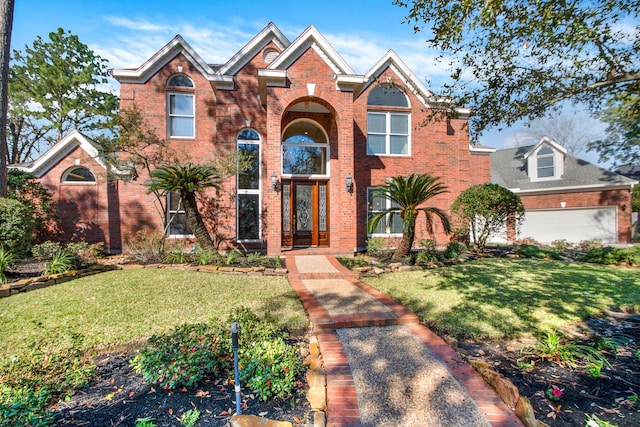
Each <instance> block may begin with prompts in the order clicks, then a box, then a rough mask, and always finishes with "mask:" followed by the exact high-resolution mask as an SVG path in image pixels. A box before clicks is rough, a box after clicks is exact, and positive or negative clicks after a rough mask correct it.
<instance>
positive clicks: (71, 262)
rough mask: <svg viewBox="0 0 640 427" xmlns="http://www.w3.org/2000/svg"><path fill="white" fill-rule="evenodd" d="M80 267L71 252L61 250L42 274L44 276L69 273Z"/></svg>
mask: <svg viewBox="0 0 640 427" xmlns="http://www.w3.org/2000/svg"><path fill="white" fill-rule="evenodd" d="M77 266H78V258H77V257H76V256H75V255H73V254H72V253H71V252H68V251H66V250H61V251H58V252H56V254H55V255H54V256H53V258H52V259H51V261H49V262H48V263H47V267H46V268H45V270H44V271H43V272H42V274H44V275H48V274H59V273H64V272H65V271H69V270H71V269H73V268H75V267H77Z"/></svg>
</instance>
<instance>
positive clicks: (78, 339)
mask: <svg viewBox="0 0 640 427" xmlns="http://www.w3.org/2000/svg"><path fill="white" fill-rule="evenodd" d="M49 340H50V341H47V340H41V341H38V342H34V343H32V345H31V346H29V347H28V348H29V350H28V351H24V352H23V353H20V354H17V355H15V356H13V357H11V358H6V359H4V360H2V361H1V362H0V426H25V427H26V426H49V425H53V416H52V414H51V413H50V412H49V411H48V407H49V405H50V404H51V402H53V401H54V400H56V399H60V398H67V397H70V396H71V395H72V394H73V393H74V391H75V390H78V389H80V388H82V387H84V386H86V385H87V384H88V383H89V380H90V379H91V378H92V377H93V376H94V374H95V365H94V364H93V363H92V362H91V361H90V359H89V358H88V357H86V355H85V353H84V351H83V350H81V348H82V343H83V336H82V335H81V334H78V333H75V332H73V331H69V330H61V331H59V333H58V334H52V335H51V338H49ZM54 341H55V344H53V342H54ZM60 343H63V345H62V347H63V349H62V350H58V351H51V350H50V349H51V347H53V346H55V347H56V348H60V346H61V344H60ZM25 348H27V347H25Z"/></svg>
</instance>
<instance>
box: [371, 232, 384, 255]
mask: <svg viewBox="0 0 640 427" xmlns="http://www.w3.org/2000/svg"><path fill="white" fill-rule="evenodd" d="M386 252H387V244H386V242H385V240H384V239H383V238H382V237H370V238H369V239H367V255H369V256H372V257H380V256H382V255H384V254H385V253H386Z"/></svg>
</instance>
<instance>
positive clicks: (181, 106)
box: [167, 74, 195, 138]
mask: <svg viewBox="0 0 640 427" xmlns="http://www.w3.org/2000/svg"><path fill="white" fill-rule="evenodd" d="M193 89H194V85H193V80H191V79H190V78H189V77H187V76H185V75H184V74H175V75H173V76H171V77H169V80H167V133H168V135H169V137H172V138H193V137H194V135H195V95H194V94H193Z"/></svg>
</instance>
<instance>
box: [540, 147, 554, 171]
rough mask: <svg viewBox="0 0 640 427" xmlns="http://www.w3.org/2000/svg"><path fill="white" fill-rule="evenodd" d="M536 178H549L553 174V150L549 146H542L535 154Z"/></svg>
mask: <svg viewBox="0 0 640 427" xmlns="http://www.w3.org/2000/svg"><path fill="white" fill-rule="evenodd" d="M536 160H537V167H538V178H551V177H553V176H554V167H553V166H554V165H553V150H552V149H551V148H550V147H543V148H541V149H540V150H539V151H538V154H537V155H536Z"/></svg>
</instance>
